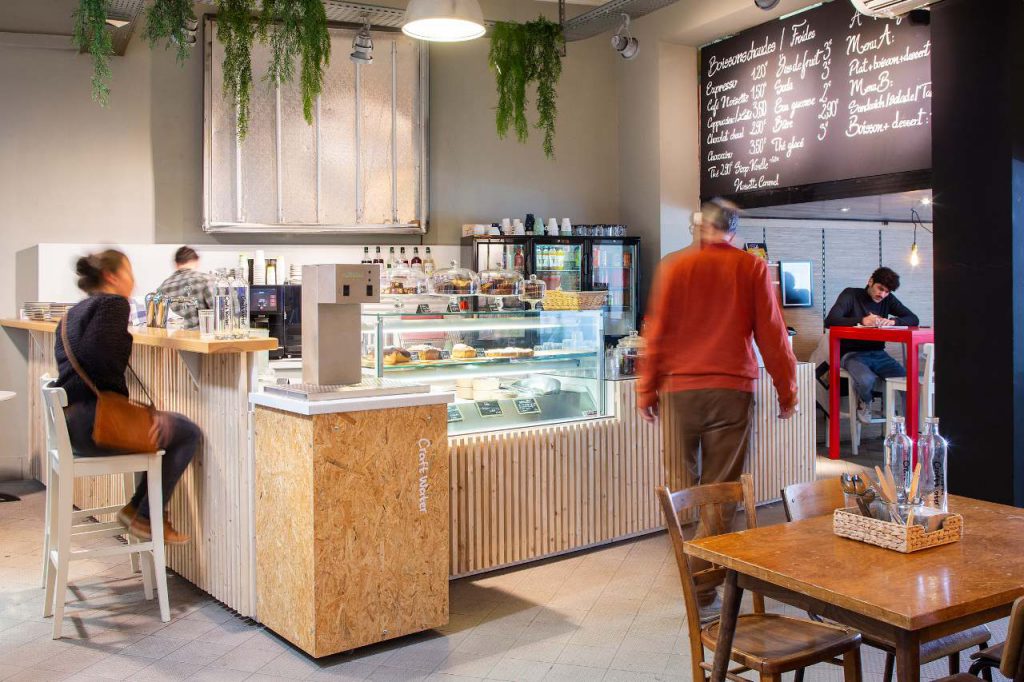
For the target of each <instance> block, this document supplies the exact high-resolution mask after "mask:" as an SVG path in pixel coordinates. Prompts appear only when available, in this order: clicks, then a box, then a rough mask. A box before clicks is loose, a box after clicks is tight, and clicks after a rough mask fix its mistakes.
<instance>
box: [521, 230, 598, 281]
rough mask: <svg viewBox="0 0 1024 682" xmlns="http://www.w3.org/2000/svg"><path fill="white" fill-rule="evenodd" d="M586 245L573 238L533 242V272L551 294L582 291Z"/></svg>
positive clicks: (543, 238) (546, 239) (548, 238)
mask: <svg viewBox="0 0 1024 682" xmlns="http://www.w3.org/2000/svg"><path fill="white" fill-rule="evenodd" d="M585 248H586V243H585V240H583V239H574V238H571V237H566V238H559V237H539V238H534V240H533V273H534V274H536V275H537V279H540V280H543V281H544V283H545V284H547V287H548V291H583V290H584V286H583V285H584V283H585V280H584V276H583V273H584V265H585V263H584V258H585V256H586V251H585Z"/></svg>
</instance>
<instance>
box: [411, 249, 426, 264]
mask: <svg viewBox="0 0 1024 682" xmlns="http://www.w3.org/2000/svg"><path fill="white" fill-rule="evenodd" d="M409 264H410V265H412V266H413V267H414V268H415V267H417V266H419V267H422V266H423V261H422V260H421V259H420V247H418V246H414V247H412V260H411V261H409Z"/></svg>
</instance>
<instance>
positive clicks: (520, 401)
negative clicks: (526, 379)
mask: <svg viewBox="0 0 1024 682" xmlns="http://www.w3.org/2000/svg"><path fill="white" fill-rule="evenodd" d="M515 405H516V412H518V413H519V414H540V405H539V404H537V399H536V398H516V400H515Z"/></svg>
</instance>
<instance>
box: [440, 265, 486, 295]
mask: <svg viewBox="0 0 1024 682" xmlns="http://www.w3.org/2000/svg"><path fill="white" fill-rule="evenodd" d="M428 288H429V291H430V293H432V294H438V295H440V296H476V294H477V293H478V291H479V289H480V278H479V277H478V276H477V274H476V273H475V272H473V271H472V270H467V269H466V268H460V267H459V266H458V265H456V263H455V261H452V262H451V265H450V266H449V267H447V268H445V269H443V270H438V271H436V272H434V274H432V275H431V276H430V280H429V282H428Z"/></svg>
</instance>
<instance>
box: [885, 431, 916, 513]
mask: <svg viewBox="0 0 1024 682" xmlns="http://www.w3.org/2000/svg"><path fill="white" fill-rule="evenodd" d="M913 452H914V442H913V441H912V440H910V436H908V435H907V425H906V420H905V419H904V418H903V417H894V418H893V429H892V433H890V434H889V435H888V436H886V438H885V463H886V464H888V465H889V468H891V469H892V475H893V478H895V479H896V502H898V503H899V504H906V502H907V497H908V495H909V494H910V483H911V479H912V478H913V471H914V463H913V456H914V455H913Z"/></svg>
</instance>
